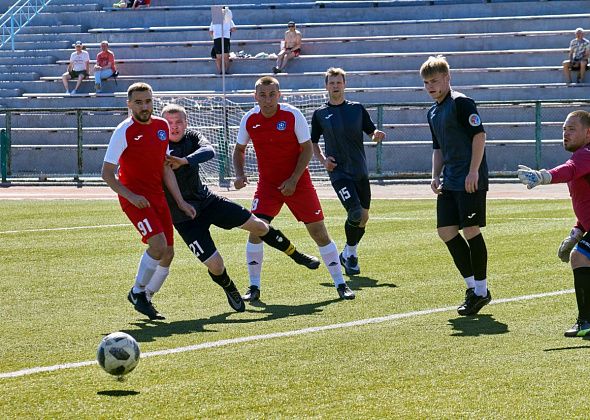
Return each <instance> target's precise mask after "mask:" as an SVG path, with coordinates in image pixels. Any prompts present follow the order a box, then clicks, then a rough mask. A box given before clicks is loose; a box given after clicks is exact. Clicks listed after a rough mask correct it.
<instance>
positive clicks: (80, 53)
mask: <svg viewBox="0 0 590 420" xmlns="http://www.w3.org/2000/svg"><path fill="white" fill-rule="evenodd" d="M83 47H84V46H83V45H82V41H76V43H75V44H74V48H75V51H74V52H73V53H72V55H71V56H70V63H69V64H68V71H66V72H65V73H64V74H63V75H62V76H61V80H62V82H63V84H64V88H65V89H66V95H75V94H76V91H77V90H78V89H79V88H80V84H81V83H82V80H84V79H85V78H86V77H88V74H90V56H89V55H88V52H86V51H84V49H83ZM70 79H76V87H75V88H74V89H73V90H72V91H71V92H70V91H69V90H68V81H69V80H70Z"/></svg>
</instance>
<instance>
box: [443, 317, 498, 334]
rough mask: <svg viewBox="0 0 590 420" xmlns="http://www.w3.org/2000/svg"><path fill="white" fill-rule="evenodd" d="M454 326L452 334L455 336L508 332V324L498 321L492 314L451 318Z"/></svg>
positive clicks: (450, 322)
mask: <svg viewBox="0 0 590 420" xmlns="http://www.w3.org/2000/svg"><path fill="white" fill-rule="evenodd" d="M449 324H450V325H451V326H452V327H453V331H455V332H453V333H452V334H451V336H454V337H477V336H480V335H495V334H506V333H507V332H508V331H509V330H508V325H507V324H504V323H503V322H500V321H497V320H495V319H494V317H493V316H492V315H474V316H462V317H458V318H453V319H449Z"/></svg>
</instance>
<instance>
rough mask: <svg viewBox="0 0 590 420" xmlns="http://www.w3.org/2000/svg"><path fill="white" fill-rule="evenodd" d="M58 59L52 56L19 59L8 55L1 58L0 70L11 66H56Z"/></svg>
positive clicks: (21, 57)
mask: <svg viewBox="0 0 590 420" xmlns="http://www.w3.org/2000/svg"><path fill="white" fill-rule="evenodd" d="M56 61H57V58H55V57H52V56H41V57H37V56H19V57H11V56H8V55H3V56H0V68H3V67H4V66H9V65H21V66H28V65H31V66H32V65H40V64H55V62H56Z"/></svg>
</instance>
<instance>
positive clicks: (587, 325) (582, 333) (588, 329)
mask: <svg viewBox="0 0 590 420" xmlns="http://www.w3.org/2000/svg"><path fill="white" fill-rule="evenodd" d="M589 333H590V322H588V321H586V320H585V319H579V318H578V320H576V323H575V324H574V325H573V326H572V327H571V328H570V329H569V330H567V331H566V332H564V333H563V335H564V336H566V337H586V335H589ZM589 336H590V335H589Z"/></svg>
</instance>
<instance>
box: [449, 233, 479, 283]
mask: <svg viewBox="0 0 590 420" xmlns="http://www.w3.org/2000/svg"><path fill="white" fill-rule="evenodd" d="M445 245H446V246H447V248H449V252H450V253H451V256H452V257H453V261H454V262H455V266H456V267H457V268H458V269H459V272H460V273H461V275H462V276H463V277H464V278H467V277H471V276H472V275H473V268H471V253H470V251H469V245H467V242H466V241H465V239H464V238H463V237H462V236H461V235H459V234H457V236H455V237H454V238H453V239H451V240H450V241H448V242H445Z"/></svg>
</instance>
